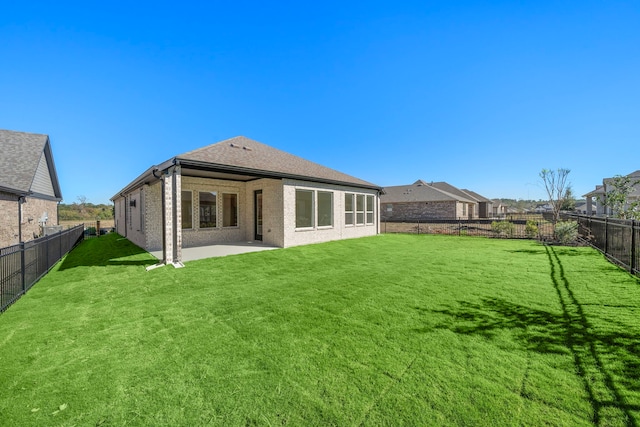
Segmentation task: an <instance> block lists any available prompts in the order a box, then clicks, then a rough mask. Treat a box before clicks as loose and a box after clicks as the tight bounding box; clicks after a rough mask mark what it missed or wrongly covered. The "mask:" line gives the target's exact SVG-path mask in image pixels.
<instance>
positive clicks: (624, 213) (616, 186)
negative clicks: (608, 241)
mask: <svg viewBox="0 0 640 427" xmlns="http://www.w3.org/2000/svg"><path fill="white" fill-rule="evenodd" d="M639 183H640V180H633V179H632V178H631V177H629V176H622V175H616V176H614V177H613V178H612V179H611V182H610V183H608V184H607V193H606V196H605V200H604V204H605V205H606V206H608V207H609V208H611V210H612V211H613V214H614V215H615V216H616V217H617V218H622V219H640V200H635V201H631V200H629V195H630V194H631V193H632V192H633V191H634V188H635V186H636V185H638V184H639Z"/></svg>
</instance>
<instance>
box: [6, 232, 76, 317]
mask: <svg viewBox="0 0 640 427" xmlns="http://www.w3.org/2000/svg"><path fill="white" fill-rule="evenodd" d="M84 235H85V227H84V224H80V225H77V226H75V227H73V228H70V229H68V230H63V231H60V232H58V233H55V234H51V235H48V236H44V237H40V238H38V239H35V240H31V241H28V242H22V243H19V244H17V245H13V246H8V247H6V248H0V312H3V311H4V310H6V309H7V307H9V306H10V305H11V304H13V303H14V302H15V301H17V300H18V299H19V298H20V297H21V296H22V295H24V294H25V293H26V292H27V291H28V290H29V289H31V287H32V286H33V285H34V284H35V283H36V282H37V281H38V280H40V278H41V277H42V276H44V275H45V274H46V273H47V272H48V271H49V270H50V269H51V267H53V266H54V265H55V264H56V263H57V262H58V261H59V260H60V259H62V257H63V256H64V255H66V254H67V253H68V252H69V251H70V250H71V249H73V247H74V246H76V245H77V244H78V243H80V242H81V241H82V240H83V239H84Z"/></svg>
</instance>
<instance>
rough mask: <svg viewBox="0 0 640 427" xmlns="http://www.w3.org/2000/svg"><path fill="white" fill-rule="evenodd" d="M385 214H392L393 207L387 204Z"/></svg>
mask: <svg viewBox="0 0 640 427" xmlns="http://www.w3.org/2000/svg"><path fill="white" fill-rule="evenodd" d="M387 212H389V213H392V212H393V205H392V204H390V203H389V204H387Z"/></svg>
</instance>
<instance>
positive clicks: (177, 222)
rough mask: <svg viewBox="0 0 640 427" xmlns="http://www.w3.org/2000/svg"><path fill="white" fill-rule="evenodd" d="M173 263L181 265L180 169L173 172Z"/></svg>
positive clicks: (178, 167) (177, 168)
mask: <svg viewBox="0 0 640 427" xmlns="http://www.w3.org/2000/svg"><path fill="white" fill-rule="evenodd" d="M172 176H173V185H172V187H173V219H174V220H173V263H174V266H175V265H176V264H180V266H182V171H181V169H180V166H176V167H175V168H174V172H173V175H172Z"/></svg>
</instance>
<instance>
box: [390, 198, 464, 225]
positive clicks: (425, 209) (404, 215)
mask: <svg viewBox="0 0 640 427" xmlns="http://www.w3.org/2000/svg"><path fill="white" fill-rule="evenodd" d="M457 204H458V203H457V202H455V201H450V202H407V203H384V202H383V203H381V209H382V212H381V218H382V220H383V221H413V220H417V219H421V218H424V219H426V218H451V219H456V218H457V217H458V216H462V207H461V206H457ZM389 206H391V209H389Z"/></svg>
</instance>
